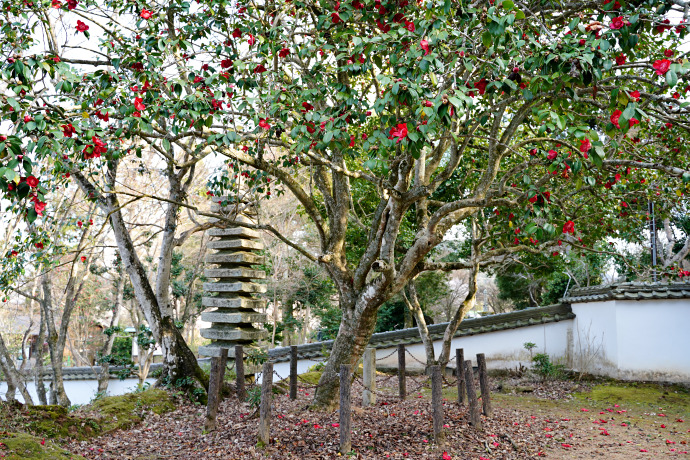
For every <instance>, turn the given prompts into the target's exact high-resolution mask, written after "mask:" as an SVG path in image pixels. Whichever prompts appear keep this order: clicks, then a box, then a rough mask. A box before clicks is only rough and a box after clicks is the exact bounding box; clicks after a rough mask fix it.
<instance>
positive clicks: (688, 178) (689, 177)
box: [683, 172, 690, 184]
mask: <svg viewBox="0 0 690 460" xmlns="http://www.w3.org/2000/svg"><path fill="white" fill-rule="evenodd" d="M683 182H685V183H686V184H687V183H690V172H684V173H683Z"/></svg>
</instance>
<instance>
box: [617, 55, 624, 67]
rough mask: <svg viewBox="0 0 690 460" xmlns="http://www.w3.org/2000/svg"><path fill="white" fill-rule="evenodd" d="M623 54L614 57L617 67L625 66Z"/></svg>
mask: <svg viewBox="0 0 690 460" xmlns="http://www.w3.org/2000/svg"><path fill="white" fill-rule="evenodd" d="M625 59H626V58H625V54H623V53H621V54H619V55H618V56H616V64H617V65H623V64H625Z"/></svg>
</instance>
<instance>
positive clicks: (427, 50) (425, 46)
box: [419, 40, 431, 56]
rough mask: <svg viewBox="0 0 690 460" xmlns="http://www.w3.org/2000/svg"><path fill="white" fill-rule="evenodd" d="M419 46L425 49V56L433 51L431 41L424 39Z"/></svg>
mask: <svg viewBox="0 0 690 460" xmlns="http://www.w3.org/2000/svg"><path fill="white" fill-rule="evenodd" d="M419 46H420V47H421V48H422V49H423V50H424V56H426V55H427V54H429V53H430V52H431V51H429V42H428V41H426V40H422V41H420V42H419Z"/></svg>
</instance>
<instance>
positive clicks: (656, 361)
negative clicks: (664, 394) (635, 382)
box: [611, 299, 690, 381]
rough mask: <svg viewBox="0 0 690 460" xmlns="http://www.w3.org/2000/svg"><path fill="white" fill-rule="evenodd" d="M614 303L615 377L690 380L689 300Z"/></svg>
mask: <svg viewBox="0 0 690 460" xmlns="http://www.w3.org/2000/svg"><path fill="white" fill-rule="evenodd" d="M611 303H614V302H611ZM615 306H616V313H617V314H616V319H617V332H618V371H619V375H618V377H619V378H632V379H639V380H668V381H690V329H689V327H690V299H679V300H667V299H664V300H648V301H616V302H615Z"/></svg>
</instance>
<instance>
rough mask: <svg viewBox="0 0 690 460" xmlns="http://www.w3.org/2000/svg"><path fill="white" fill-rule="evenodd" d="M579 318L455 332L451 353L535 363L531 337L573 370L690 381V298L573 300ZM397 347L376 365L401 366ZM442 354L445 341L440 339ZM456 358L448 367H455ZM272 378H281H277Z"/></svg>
mask: <svg viewBox="0 0 690 460" xmlns="http://www.w3.org/2000/svg"><path fill="white" fill-rule="evenodd" d="M572 309H573V313H575V315H576V317H575V319H572V320H565V321H559V322H553V323H547V324H540V325H534V326H524V327H520V328H516V329H508V330H503V331H497V332H485V333H482V334H476V335H472V336H466V337H456V338H454V339H453V341H452V343H451V350H452V352H451V358H454V357H455V349H456V348H462V349H464V352H465V359H470V360H472V362H473V364H475V365H476V355H477V353H484V354H485V355H486V359H487V366H488V367H489V368H490V369H510V368H515V367H517V366H518V365H519V364H523V365H525V366H529V364H530V355H529V353H528V352H527V351H526V350H525V348H524V343H525V342H533V343H535V344H537V347H536V348H535V349H534V350H533V353H547V354H549V356H550V357H551V359H552V361H554V362H561V363H563V364H566V365H567V366H568V367H569V368H571V369H574V370H577V371H584V372H589V373H594V374H600V375H607V376H610V377H614V378H620V379H631V380H656V381H669V382H690V299H681V300H648V301H606V302H588V303H578V304H573V305H572ZM396 350H397V347H390V348H380V349H377V350H376V359H377V363H376V365H377V367H389V368H391V367H392V368H395V367H397V365H398V356H397V352H396ZM406 350H407V351H408V352H409V353H406V356H405V361H406V363H405V364H406V368H408V369H415V368H416V369H423V367H424V362H425V361H426V359H425V352H424V345H423V344H422V343H421V341H420V343H417V344H412V345H407V346H406ZM434 350H435V352H436V356H438V354H439V353H440V351H441V341H440V340H439V341H436V342H434ZM316 363H317V361H314V360H300V361H299V362H298V366H297V368H298V373H300V374H301V373H304V372H307V369H308V368H309V367H310V366H313V365H314V364H316ZM455 365H456V363H455V361H451V362H450V363H449V367H455ZM275 370H276V372H277V373H279V374H280V376H281V377H287V376H288V375H289V372H290V371H289V363H287V362H285V363H277V364H276V365H275ZM274 380H278V377H277V376H274Z"/></svg>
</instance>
